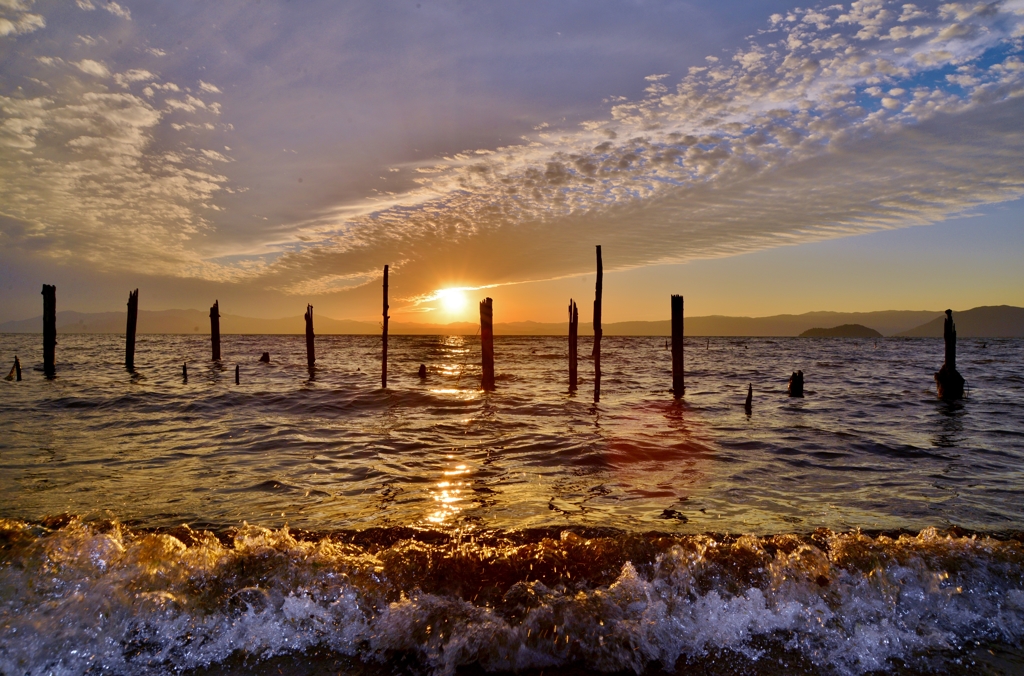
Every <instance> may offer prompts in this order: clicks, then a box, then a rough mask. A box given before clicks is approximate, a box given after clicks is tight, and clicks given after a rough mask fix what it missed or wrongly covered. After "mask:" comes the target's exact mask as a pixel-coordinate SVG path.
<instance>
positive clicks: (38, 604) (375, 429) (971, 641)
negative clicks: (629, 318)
mask: <svg viewBox="0 0 1024 676" xmlns="http://www.w3.org/2000/svg"><path fill="white" fill-rule="evenodd" d="M39 343H41V340H40V338H39V336H30V335H3V336H0V358H2V359H3V360H4V361H5V362H7V361H12V360H13V357H14V355H15V354H17V355H18V356H19V357H20V358H21V360H22V364H23V366H24V378H25V380H24V381H23V382H21V383H9V382H0V402H2V404H0V429H3V430H4V433H3V436H2V438H0V519H3V521H2V522H0V565H2V567H0V673H4V674H13V673H39V674H43V673H69V674H71V673H100V672H103V673H161V672H165V671H168V670H176V671H180V670H190V671H192V672H195V673H255V672H260V671H262V670H264V669H269V668H271V667H273V670H274V671H275V672H276V671H277V670H281V671H282V672H283V673H307V672H308V673H327V672H330V671H334V672H336V671H339V670H344V671H354V672H357V673H375V674H376V673H395V672H404V671H406V670H414V671H420V672H421V673H453V672H455V671H456V670H460V669H461V670H466V669H469V670H470V671H474V670H483V671H503V670H506V671H507V670H520V671H521V670H538V673H539V670H544V669H549V670H551V669H562V668H568V667H571V668H573V669H577V670H579V673H584V672H588V671H604V672H618V671H627V672H630V673H634V672H637V673H640V672H644V671H646V672H649V673H658V670H665V671H668V672H670V673H672V672H674V671H679V670H682V671H680V673H682V672H683V671H686V672H687V673H690V672H696V673H765V674H768V673H822V674H830V673H841V674H863V673H875V672H881V673H890V672H891V673H932V672H935V671H939V672H947V673H972V671H971V670H974V672H978V671H980V672H981V673H1015V672H1017V671H1020V670H1024V659H1022V658H1021V654H1022V653H1021V645H1022V640H1024V570H1022V562H1024V546H1022V544H1021V540H1022V536H1021V533H1022V532H1024V469H1022V468H1024V370H1022V365H1024V341H1022V340H986V341H981V340H961V341H960V343H959V353H958V367H959V370H960V371H961V373H963V375H964V376H965V377H966V379H967V381H968V385H969V387H970V398H969V399H967V400H966V401H963V402H956V403H945V402H941V401H939V400H937V399H936V397H935V393H934V382H933V381H932V374H933V373H934V371H935V370H937V368H938V366H939V365H940V364H941V360H942V342H941V341H940V340H927V339H915V340H902V339H885V340H878V341H874V340H849V339H747V338H719V339H714V338H712V339H710V340H706V339H692V340H689V341H688V342H687V352H686V364H687V391H686V395H685V397H684V398H683V399H682V400H678V401H677V400H674V399H673V397H672V396H671V394H670V393H669V392H668V388H669V387H670V384H671V377H670V368H671V363H670V356H669V352H668V351H667V350H666V349H665V339H663V338H626V337H613V338H606V339H605V340H604V342H603V350H602V365H603V369H604V377H603V382H602V398H601V402H600V403H599V404H596V405H595V404H594V402H593V400H592V382H591V378H592V363H591V362H590V361H589V360H581V365H580V375H581V379H582V382H581V384H580V391H579V392H578V393H577V394H576V395H574V396H571V395H569V394H568V393H567V392H566V389H567V388H566V353H567V348H566V343H565V340H564V339H559V338H550V337H542V338H530V337H498V338H496V340H495V351H496V370H497V373H498V379H497V380H498V382H497V386H498V387H497V391H496V392H494V393H491V394H485V393H483V392H481V391H480V390H479V389H477V387H478V385H479V377H480V370H479V341H478V338H476V337H472V336H469V337H458V336H448V337H423V336H399V337H392V339H391V342H390V359H391V368H390V373H389V383H388V384H389V388H388V390H386V391H382V390H381V389H380V365H379V346H380V341H379V338H374V337H366V336H323V337H319V338H318V339H317V350H318V361H317V368H316V370H315V371H314V372H313V373H312V374H310V373H309V372H308V371H307V369H306V366H305V353H304V342H303V338H302V337H301V336H224V337H223V338H222V352H223V357H224V359H223V360H222V361H221V362H220V363H219V364H214V363H212V362H210V361H209V359H208V355H209V343H208V338H203V337H196V336H140V337H139V342H138V347H137V354H136V364H137V367H138V371H137V373H136V374H135V375H129V374H127V373H126V372H125V371H124V369H123V366H121V362H122V361H123V337H120V336H105V335H93V336H89V335H61V336H60V337H59V345H58V352H57V354H58V363H57V369H58V377H57V378H56V379H55V380H53V381H46V380H44V379H43V378H42V374H41V373H38V372H36V371H34V370H33V366H35V365H36V364H37V362H40V361H41V349H40V345H39ZM263 351H269V352H270V354H271V358H272V361H271V363H270V364H260V363H258V362H257V358H258V356H259V354H260V353H261V352H263ZM589 353H590V343H589V341H585V340H581V346H580V354H581V355H585V354H589ZM185 361H187V362H188V363H189V378H188V381H187V382H184V381H183V379H182V376H181V364H182V362H185ZM420 363H425V364H426V365H427V367H428V376H427V378H426V379H425V380H420V379H419V378H418V377H417V375H416V369H417V367H418V365H419V364H420ZM236 364H239V365H240V367H241V368H240V371H241V383H240V384H239V385H235V384H234V366H235V365H236ZM797 369H801V370H803V371H804V373H805V377H806V395H807V396H806V397H805V398H804V399H790V398H789V397H787V396H786V381H787V378H788V376H789V373H790V372H791V371H794V370H797ZM748 383H751V384H752V385H753V388H754V402H753V411H752V413H751V414H750V415H747V414H746V413H745V412H744V410H743V406H742V404H743V400H744V398H745V396H746V389H747V384H748ZM183 524H187V526H183ZM958 661H959V662H958ZM318 669H319V670H320V671H319V672H318V671H317V670H318ZM958 669H959V670H963V671H957V670H958ZM985 670H988V671H985Z"/></svg>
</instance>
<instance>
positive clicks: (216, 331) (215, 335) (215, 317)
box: [210, 300, 220, 361]
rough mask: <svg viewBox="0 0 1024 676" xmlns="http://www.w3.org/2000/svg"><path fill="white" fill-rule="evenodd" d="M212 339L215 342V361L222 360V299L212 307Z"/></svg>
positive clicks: (214, 302)
mask: <svg viewBox="0 0 1024 676" xmlns="http://www.w3.org/2000/svg"><path fill="white" fill-rule="evenodd" d="M210 340H211V342H212V343H213V361H220V301H217V300H215V301H213V307H211V308H210Z"/></svg>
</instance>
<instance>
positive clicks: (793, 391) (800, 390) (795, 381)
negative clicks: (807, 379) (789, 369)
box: [787, 371, 804, 397]
mask: <svg viewBox="0 0 1024 676" xmlns="http://www.w3.org/2000/svg"><path fill="white" fill-rule="evenodd" d="M787 390H788V392H789V396H791V397H802V396H804V372H803V371H793V375H791V376H790V377H789V387H788V388H787Z"/></svg>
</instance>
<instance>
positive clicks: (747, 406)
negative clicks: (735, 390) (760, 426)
mask: <svg viewBox="0 0 1024 676" xmlns="http://www.w3.org/2000/svg"><path fill="white" fill-rule="evenodd" d="M753 407H754V385H753V383H748V384H747V401H746V402H744V404H743V410H745V411H746V412H747V415H750V412H751V411H752V410H753Z"/></svg>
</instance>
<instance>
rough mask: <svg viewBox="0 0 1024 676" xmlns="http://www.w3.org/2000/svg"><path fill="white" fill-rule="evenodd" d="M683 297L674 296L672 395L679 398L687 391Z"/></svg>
mask: <svg viewBox="0 0 1024 676" xmlns="http://www.w3.org/2000/svg"><path fill="white" fill-rule="evenodd" d="M683 366H684V363H683V297H682V296H678V295H673V296H672V395H673V396H674V397H676V398H677V399H678V398H679V397H681V396H683V393H684V392H685V391H686V382H685V374H684V371H683Z"/></svg>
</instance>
